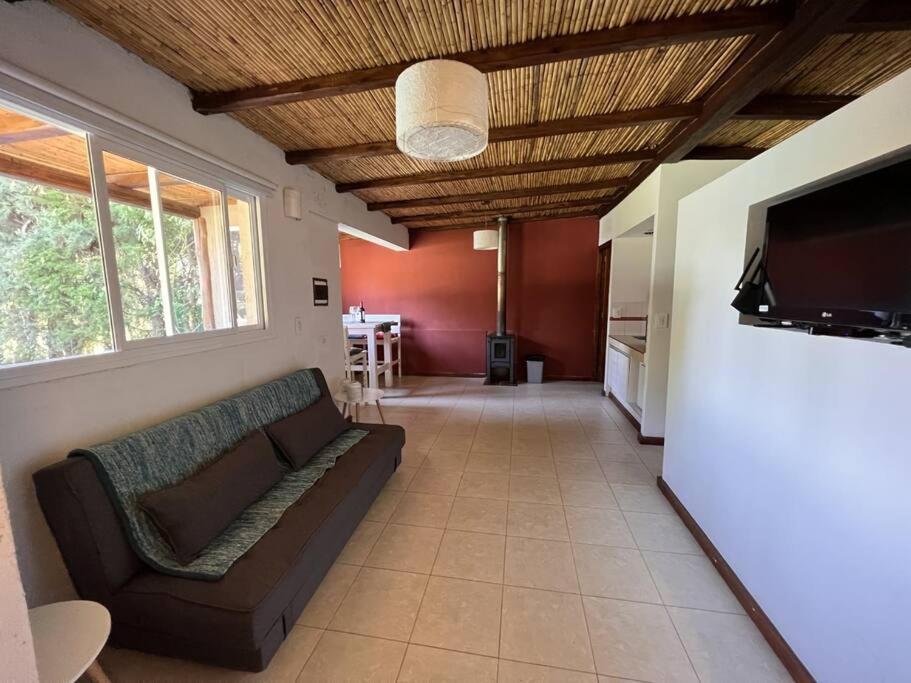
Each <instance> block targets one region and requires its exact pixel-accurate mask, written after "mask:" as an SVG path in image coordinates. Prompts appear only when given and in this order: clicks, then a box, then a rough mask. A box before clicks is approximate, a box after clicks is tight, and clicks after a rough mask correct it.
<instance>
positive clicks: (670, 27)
mask: <svg viewBox="0 0 911 683" xmlns="http://www.w3.org/2000/svg"><path fill="white" fill-rule="evenodd" d="M788 8H789V5H788V4H787V3H783V4H774V5H763V6H759V7H744V8H737V9H732V10H727V11H723V12H711V13H706V14H696V15H691V16H685V17H675V18H672V19H665V20H660V21H651V22H642V23H638V24H630V25H628V26H619V27H616V28H608V29H602V30H598V31H589V32H586V33H577V34H574V35H562V36H554V37H550V38H539V39H537V40H530V41H527V42H524V43H518V44H516V45H507V46H503V47H494V48H488V49H484V50H475V51H471V52H462V53H456V54H449V55H436V56H438V57H445V58H446V59H453V60H456V61H459V62H464V63H465V64H471V65H472V66H474V67H475V68H477V69H478V70H480V71H482V72H484V73H491V72H495V71H503V70H506V69H518V68H522V67H527V66H536V65H539V64H550V63H553V62H561V61H566V60H573V59H585V58H588V57H597V56H600V55H606V54H613V53H618V52H629V51H632V50H644V49H647V48H655V47H668V46H671V45H679V44H681V43H691V42H697V41H703V40H716V39H720V38H731V37H734V36H743V35H751V34H754V33H758V32H761V31H767V30H777V29H779V28H781V27H782V26H783V25H784V24H785V23H786V22H787V20H788V18H789V12H790V10H789V9H788ZM416 61H417V60H416ZM413 63H414V61H407V62H401V63H399V64H390V65H384V66H378V67H372V68H367V69H360V70H357V71H349V72H346V73H337V74H330V75H326V76H315V77H312V78H304V79H300V80H296V81H289V82H286V83H278V84H274V85H262V86H254V87H250V88H241V89H238V90H232V91H227V92H212V93H203V92H194V93H193V108H194V109H196V111H198V112H200V113H202V114H216V113H223V112H232V111H241V110H244V109H253V108H256V107H269V106H273V105H277V104H288V103H289V102H300V101H303V100H313V99H319V98H323V97H336V96H338V95H348V94H351V93H358V92H365V91H368V90H376V89H378V88H390V87H392V86H393V85H394V84H395V79H396V78H397V77H398V75H399V74H400V73H401V72H402V71H404V70H405V69H407V68H408V67H409V66H411V64H413Z"/></svg>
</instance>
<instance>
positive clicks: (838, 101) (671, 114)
mask: <svg viewBox="0 0 911 683" xmlns="http://www.w3.org/2000/svg"><path fill="white" fill-rule="evenodd" d="M854 99H856V98H854V97H845V96H837V95H760V96H759V97H757V98H755V99H754V100H753V101H752V102H750V103H748V104H747V105H746V106H745V107H743V108H742V109H741V110H740V111H738V112H737V113H735V114H734V116H733V118H735V119H745V120H756V121H762V120H777V119H780V120H790V121H814V120H816V119H821V118H823V117H824V116H828V115H829V114H831V113H832V112H833V111H835V110H836V109H840V108H841V107H843V106H844V105H846V104H848V103H849V102H852V101H853V100H854ZM701 113H702V104H701V103H700V102H686V103H682V104H668V105H663V106H657V107H648V108H645V109H631V110H627V111H617V112H610V113H608V114H594V115H592V116H581V117H578V118H570V119H558V120H556V121H545V122H542V123H526V124H520V125H517V126H504V127H502V128H491V129H490V134H489V136H488V141H489V142H490V143H495V142H508V141H511V140H528V139H533V138H543V137H550V136H552V135H571V134H573V133H591V132H595V131H602V130H610V129H612V128H627V127H631V126H647V125H652V124H656V123H667V122H673V121H684V120H687V119H694V118H696V117H697V116H699V114H701ZM399 153H400V152H399V148H398V147H397V146H396V144H395V140H386V141H383V142H365V143H359V144H354V145H342V146H340V147H325V148H317V149H299V150H292V151H290V152H286V153H285V160H286V161H287V162H288V163H289V164H317V163H320V162H323V161H339V160H342V159H357V158H366V157H380V156H389V155H392V154H399Z"/></svg>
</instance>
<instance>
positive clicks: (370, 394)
mask: <svg viewBox="0 0 911 683" xmlns="http://www.w3.org/2000/svg"><path fill="white" fill-rule="evenodd" d="M361 391H362V393H361V398H360V400H357V401H355V400H352V399H351V398H349V397H348V394H347V393H345V392H344V391H340V392H338V393H337V394H335V395H334V396H333V397H332V398H333V399H334V400H335V402H336V403H341V404H342V417H346V416H348V415H351V406H354V421H355V422H358V421H359V420H360V411H359V410H358V406H361V405H367V404H368V403H375V404H376V409H377V411H378V412H379V414H380V421H381V422H382V423H383V424H386V418H385V417H384V416H383V409H382V407H381V406H380V399H381V398H383V391H382V389H374V388H373V387H364V388H363V389H362V390H361Z"/></svg>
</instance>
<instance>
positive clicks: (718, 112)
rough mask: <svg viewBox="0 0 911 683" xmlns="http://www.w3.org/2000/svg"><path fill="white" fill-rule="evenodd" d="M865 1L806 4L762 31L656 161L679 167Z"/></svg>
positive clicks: (819, 0) (827, 0) (812, 0)
mask: <svg viewBox="0 0 911 683" xmlns="http://www.w3.org/2000/svg"><path fill="white" fill-rule="evenodd" d="M863 4H864V3H863V0H805V2H803V3H800V4H798V5H797V8H796V10H795V14H794V18H793V19H792V20H791V21H790V22H789V23H788V24H787V26H785V27H784V28H783V29H782V30H781V31H778V32H775V31H766V32H764V33H761V34H759V35H757V36H755V37H754V38H753V40H752V41H751V43H750V45H749V46H748V47H747V48H746V49H745V50H744V51H743V52H742V53H741V55H740V56H739V57H738V58H737V59H736V60H735V61H734V63H733V64H732V65H731V66H730V67H729V68H728V69H727V70H726V71H725V73H724V74H722V75H721V77H719V78H718V80H717V81H716V82H715V84H713V86H712V87H711V89H710V91H709V93H708V95H707V97H706V98H705V99H704V101H703V109H702V114H701V115H700V116H699V117H697V118H696V119H693V120H692V121H688V122H685V123H681V124H678V126H677V130H676V131H674V133H672V134H671V135H670V136H669V138H668V140H666V141H665V142H664V143H663V144H662V145H661V148H660V150H659V154H658V161H659V162H664V161H679V160H680V159H682V158H684V157H685V156H686V155H687V154H688V153H689V152H690V151H692V149H693V148H694V147H696V146H698V145H699V143H700V142H701V141H702V140H703V139H705V138H706V137H707V136H708V135H709V134H710V133H712V132H713V131H715V130H716V129H717V128H718V127H719V126H721V125H722V124H723V123H724V122H725V121H727V120H728V119H730V118H731V116H733V115H734V114H735V113H736V112H737V111H739V110H740V109H742V108H743V107H745V106H746V105H747V104H748V103H749V102H751V101H752V100H753V99H754V98H755V97H757V96H758V95H759V94H760V93H761V92H762V91H763V90H765V89H766V88H768V87H769V86H770V85H772V84H773V83H774V82H775V81H776V80H778V79H779V78H780V77H781V75H782V74H784V73H785V72H786V71H787V70H788V69H789V68H790V67H791V66H793V65H794V64H795V63H797V62H798V61H799V60H800V59H802V58H803V57H804V56H806V55H807V54H808V53H809V52H810V51H811V50H813V49H814V48H815V47H816V46H817V45H819V43H820V41H822V40H823V39H824V38H825V37H826V36H828V35H830V34H831V33H833V32H834V31H835V30H836V29H837V28H838V27H839V26H842V25H843V24H844V23H845V21H846V19H847V18H848V17H850V16H851V15H852V14H855V13H856V12H857V11H858V9H860V7H862V6H863Z"/></svg>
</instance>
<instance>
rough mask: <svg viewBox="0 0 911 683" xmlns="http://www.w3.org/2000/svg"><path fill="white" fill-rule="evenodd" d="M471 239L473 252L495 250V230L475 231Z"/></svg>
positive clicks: (496, 237) (496, 236)
mask: <svg viewBox="0 0 911 683" xmlns="http://www.w3.org/2000/svg"><path fill="white" fill-rule="evenodd" d="M472 237H473V241H474V250H475V251H493V250H494V249H496V248H497V239H498V235H497V231H496V230H475V231H474V234H473V235H472Z"/></svg>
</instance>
